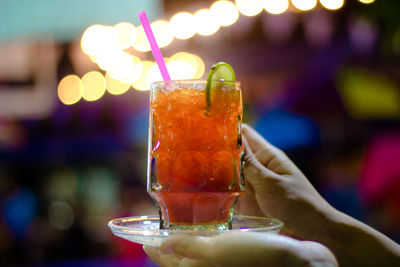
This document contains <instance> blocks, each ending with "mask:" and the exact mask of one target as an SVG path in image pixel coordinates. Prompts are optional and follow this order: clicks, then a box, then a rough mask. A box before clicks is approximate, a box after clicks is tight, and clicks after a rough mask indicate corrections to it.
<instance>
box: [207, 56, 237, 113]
mask: <svg viewBox="0 0 400 267" xmlns="http://www.w3.org/2000/svg"><path fill="white" fill-rule="evenodd" d="M224 81H230V82H234V81H236V78H235V72H234V71H233V68H232V66H231V65H229V64H228V63H225V62H218V63H217V64H214V65H213V66H212V67H211V70H210V72H209V73H208V77H207V85H206V103H207V107H210V106H211V94H212V91H213V90H215V89H217V88H220V87H222V85H224Z"/></svg>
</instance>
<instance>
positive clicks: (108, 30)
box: [81, 24, 119, 55]
mask: <svg viewBox="0 0 400 267" xmlns="http://www.w3.org/2000/svg"><path fill="white" fill-rule="evenodd" d="M81 47H82V51H83V52H84V53H85V54H87V55H99V54H102V53H107V52H109V51H111V50H118V49H119V32H118V30H117V29H115V28H114V27H110V26H103V25H97V24H96V25H92V26H90V27H89V28H87V29H86V30H85V32H84V33H83V35H82V39H81Z"/></svg>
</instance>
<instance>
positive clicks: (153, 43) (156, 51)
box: [138, 11, 171, 81]
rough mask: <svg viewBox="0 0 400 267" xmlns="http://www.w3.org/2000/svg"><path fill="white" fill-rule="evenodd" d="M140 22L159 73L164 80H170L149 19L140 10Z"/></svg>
mask: <svg viewBox="0 0 400 267" xmlns="http://www.w3.org/2000/svg"><path fill="white" fill-rule="evenodd" d="M138 15H139V19H140V22H141V23H142V26H143V30H144V32H145V33H146V36H147V40H148V41H149V43H150V47H151V51H152V52H153V56H154V59H155V60H156V62H157V65H158V68H159V69H160V72H161V75H162V77H163V79H164V81H170V80H171V78H170V77H169V73H168V70H167V66H165V62H164V58H163V56H162V54H161V51H160V47H158V45H157V42H156V38H154V34H153V31H152V30H151V27H150V23H149V20H148V19H147V16H146V13H145V12H144V11H141V12H139V13H138Z"/></svg>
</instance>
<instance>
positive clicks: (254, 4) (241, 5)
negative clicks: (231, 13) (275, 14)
mask: <svg viewBox="0 0 400 267" xmlns="http://www.w3.org/2000/svg"><path fill="white" fill-rule="evenodd" d="M235 2H236V6H237V8H238V9H239V12H240V13H242V14H243V15H245V16H249V17H252V16H255V15H258V14H259V13H260V12H261V11H262V10H263V8H264V7H263V3H262V1H260V0H236V1H235Z"/></svg>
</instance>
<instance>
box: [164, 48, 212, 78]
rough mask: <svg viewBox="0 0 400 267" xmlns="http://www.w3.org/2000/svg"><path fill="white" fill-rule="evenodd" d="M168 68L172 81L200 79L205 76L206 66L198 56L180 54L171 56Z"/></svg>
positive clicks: (185, 53)
mask: <svg viewBox="0 0 400 267" xmlns="http://www.w3.org/2000/svg"><path fill="white" fill-rule="evenodd" d="M182 62H183V63H182ZM188 64H189V65H188ZM167 68H168V71H169V73H170V74H171V76H172V79H175V80H176V79H199V78H201V76H203V74H204V70H205V65H204V62H203V60H202V59H201V58H200V57H199V56H197V55H194V54H191V53H187V52H178V53H175V54H174V55H172V56H171V58H170V59H169V62H168V64H167ZM184 68H186V69H184Z"/></svg>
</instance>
